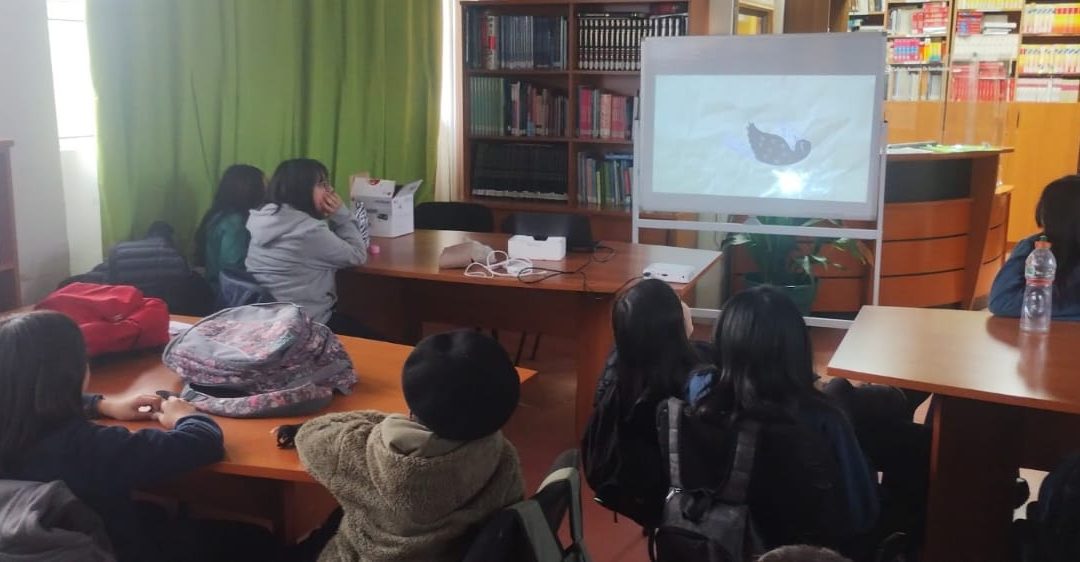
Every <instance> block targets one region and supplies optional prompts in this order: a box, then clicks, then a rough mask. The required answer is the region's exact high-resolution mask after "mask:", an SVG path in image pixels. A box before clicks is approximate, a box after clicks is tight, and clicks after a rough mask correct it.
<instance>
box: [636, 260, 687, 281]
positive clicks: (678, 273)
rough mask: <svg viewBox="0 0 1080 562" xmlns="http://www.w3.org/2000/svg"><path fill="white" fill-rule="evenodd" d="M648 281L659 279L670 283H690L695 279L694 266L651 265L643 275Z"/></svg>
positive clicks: (675, 264)
mask: <svg viewBox="0 0 1080 562" xmlns="http://www.w3.org/2000/svg"><path fill="white" fill-rule="evenodd" d="M641 275H642V276H644V277H645V278H646V279H659V280H661V281H667V282H668V283H689V282H690V280H691V279H693V277H694V266H692V265H681V264H677V263H650V264H649V265H648V266H647V267H645V271H644V272H642V274H641Z"/></svg>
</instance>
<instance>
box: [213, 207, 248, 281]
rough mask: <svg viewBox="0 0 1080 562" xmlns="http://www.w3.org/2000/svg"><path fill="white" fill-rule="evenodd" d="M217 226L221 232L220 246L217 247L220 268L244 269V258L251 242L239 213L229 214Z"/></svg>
mask: <svg viewBox="0 0 1080 562" xmlns="http://www.w3.org/2000/svg"><path fill="white" fill-rule="evenodd" d="M222 221H223V222H222V224H221V226H220V227H219V228H221V229H222V233H221V246H220V247H219V248H218V263H219V265H220V269H221V270H226V269H235V270H242V269H244V259H245V258H247V251H248V245H249V244H250V243H251V233H250V232H248V229H247V227H246V226H245V225H244V221H243V220H241V218H240V215H236V214H234V215H230V216H229V217H227V218H224V219H222Z"/></svg>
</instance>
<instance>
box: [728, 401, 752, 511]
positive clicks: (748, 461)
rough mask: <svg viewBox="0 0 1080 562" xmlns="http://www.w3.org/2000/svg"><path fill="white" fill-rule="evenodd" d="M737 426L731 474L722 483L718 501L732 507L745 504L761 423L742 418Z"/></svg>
mask: <svg viewBox="0 0 1080 562" xmlns="http://www.w3.org/2000/svg"><path fill="white" fill-rule="evenodd" d="M739 426H740V427H739V434H738V437H737V438H736V442H735V459H734V461H733V462H732V463H731V473H730V474H729V475H728V479H727V482H725V483H724V488H723V489H722V490H721V491H720V499H722V500H723V501H724V502H726V503H729V504H732V505H742V504H745V503H746V492H747V490H748V489H749V488H750V473H751V472H752V471H753V470H754V453H755V452H756V448H757V438H758V430H759V429H761V423H760V422H758V421H757V420H752V419H746V418H744V419H742V420H740V423H739Z"/></svg>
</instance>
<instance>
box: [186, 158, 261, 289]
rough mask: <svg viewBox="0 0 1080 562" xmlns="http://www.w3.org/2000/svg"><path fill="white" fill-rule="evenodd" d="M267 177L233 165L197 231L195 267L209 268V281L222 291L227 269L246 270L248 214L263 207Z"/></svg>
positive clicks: (252, 169) (207, 270) (247, 168)
mask: <svg viewBox="0 0 1080 562" xmlns="http://www.w3.org/2000/svg"><path fill="white" fill-rule="evenodd" d="M265 191H266V176H265V175H263V172H262V170H260V169H258V168H256V167H255V166H248V165H247V164H233V165H232V166H229V168H228V169H226V170H225V173H224V174H222V175H221V181H220V182H219V183H218V188H217V192H216V193H214V202H213V203H212V204H211V205H210V210H208V211H206V214H205V215H203V218H202V221H200V222H199V228H198V230H196V231H195V265H201V266H203V267H205V268H206V272H205V276H206V280H207V281H208V282H209V283H210V286H211V287H213V288H214V292H215V293H216V292H217V290H218V274H220V273H221V270H223V269H244V259H245V258H247V251H248V244H249V243H250V241H251V235H250V234H249V233H248V230H247V226H246V224H247V219H248V213H250V212H251V210H252V209H255V208H258V207H259V206H261V205H262V202H263V199H264V197H265Z"/></svg>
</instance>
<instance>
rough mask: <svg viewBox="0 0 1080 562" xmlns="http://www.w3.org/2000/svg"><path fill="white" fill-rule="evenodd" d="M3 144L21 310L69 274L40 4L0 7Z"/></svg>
mask: <svg viewBox="0 0 1080 562" xmlns="http://www.w3.org/2000/svg"><path fill="white" fill-rule="evenodd" d="M0 77H3V83H2V84H0V138H8V139H12V140H14V141H15V146H14V147H13V148H12V151H11V158H12V163H11V165H12V174H13V176H14V177H13V179H14V183H15V224H16V233H17V236H18V239H19V240H18V241H19V244H18V247H19V269H20V274H21V275H20V277H21V281H22V297H23V303H24V304H30V303H33V302H36V301H37V300H39V299H40V298H41V297H42V296H44V295H45V294H47V293H48V292H49V291H51V290H53V289H55V288H56V284H57V283H58V282H59V281H60V280H62V279H63V278H64V277H66V276H67V275H68V273H69V262H68V241H67V226H66V224H65V208H64V190H63V185H62V183H61V176H60V149H59V145H58V142H57V132H56V109H55V107H54V102H53V83H52V67H51V63H50V61H49V34H48V27H47V25H46V16H45V2H40V1H32V0H0Z"/></svg>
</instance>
